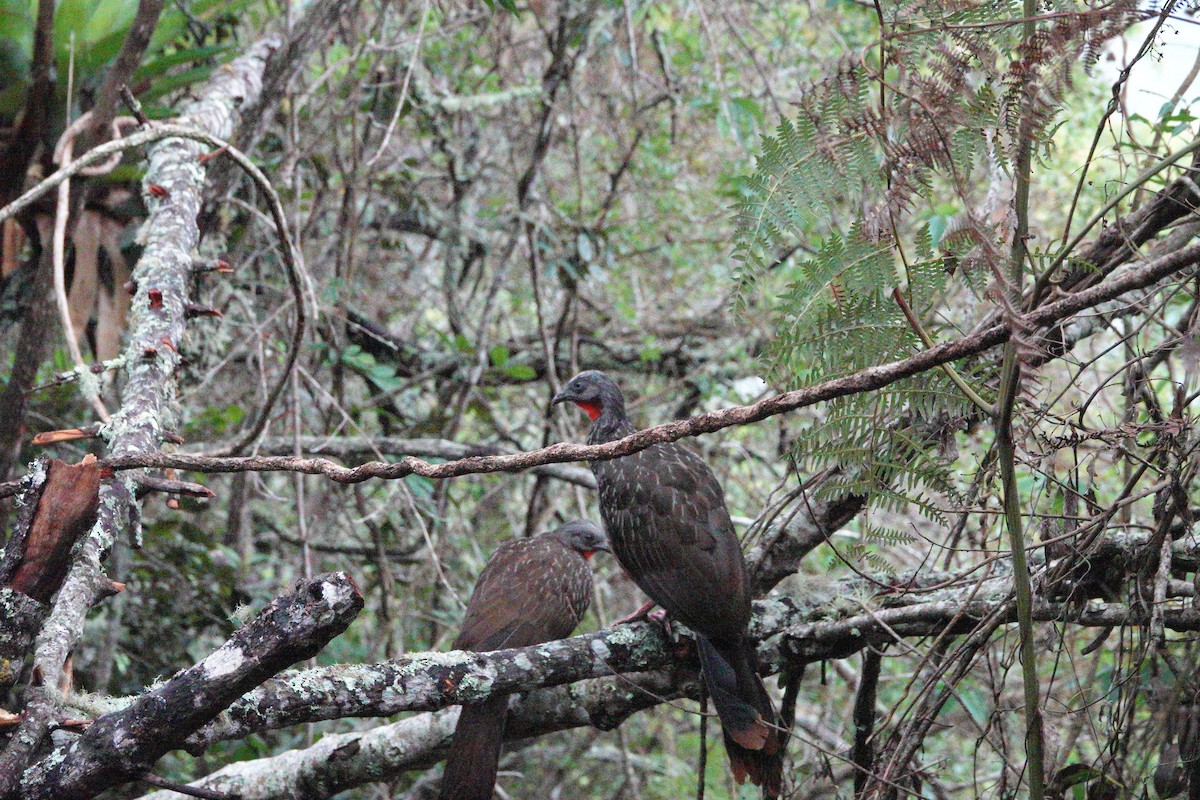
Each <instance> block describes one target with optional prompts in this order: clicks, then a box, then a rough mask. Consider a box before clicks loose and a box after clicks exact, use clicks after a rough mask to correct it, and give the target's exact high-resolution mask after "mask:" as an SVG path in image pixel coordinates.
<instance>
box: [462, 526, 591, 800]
mask: <svg viewBox="0 0 1200 800" xmlns="http://www.w3.org/2000/svg"><path fill="white" fill-rule="evenodd" d="M598 550H604V551H608V550H609V545H608V539H607V538H606V537H605V535H604V531H602V530H601V529H600V527H599V526H598V525H596V524H595V523H592V522H587V521H585V520H576V521H574V522H568V523H567V524H566V525H563V526H562V527H560V528H557V529H555V530H553V531H549V532H547V533H542V534H539V535H538V536H534V537H532V538H528V539H512V540H510V541H508V542H505V543H504V544H502V545H501V546H500V547H499V548H497V550H496V552H495V553H493V554H492V557H491V558H490V559H488V563H487V566H486V567H484V568H483V572H482V573H481V574H480V576H479V580H478V581H477V582H476V583H475V590H474V591H473V592H471V599H470V600H469V601H468V602H467V614H466V617H465V618H464V619H463V626H462V631H461V632H460V633H459V634H458V638H457V639H455V640H454V648H455V649H456V650H473V651H475V652H480V653H482V652H490V651H492V650H504V649H507V648H512V647H528V646H529V645H534V644H541V643H542V642H551V641H554V640H555V639H562V638H564V637H566V636H570V635H571V631H573V630H575V626H576V625H578V624H579V621H580V620H582V619H583V615H584V614H585V613H587V609H588V605H589V604H590V603H591V599H592V569H591V566H590V565H589V564H588V559H590V558H591V557H592V555H593V554H594V553H595V552H596V551H598ZM507 715H508V696H507V695H500V696H497V697H490V698H488V699H487V700H484V701H483V702H482V703H474V704H470V705H464V706H463V708H462V715H461V716H460V717H459V718H458V727H456V728H455V729H454V740H453V741H452V742H451V744H450V755H449V756H448V757H447V758H446V771H445V772H444V773H443V776H442V793H441V797H442V800H491V797H492V791H493V789H494V787H495V785H496V767H497V762H498V761H499V759H500V746H501V744H502V743H503V742H504V722H505V717H506V716H507Z"/></svg>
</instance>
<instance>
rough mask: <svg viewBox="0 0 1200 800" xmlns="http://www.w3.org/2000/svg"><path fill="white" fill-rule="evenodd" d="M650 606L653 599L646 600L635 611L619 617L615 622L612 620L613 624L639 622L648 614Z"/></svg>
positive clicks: (652, 604) (651, 606)
mask: <svg viewBox="0 0 1200 800" xmlns="http://www.w3.org/2000/svg"><path fill="white" fill-rule="evenodd" d="M652 608H654V601H653V600H651V601H649V602H647V603H646V604H645V605H643V606H642V607H641V608H639V609H638V610H637V611H635V612H633V613H632V614H630V615H629V616H627V617H621V618H620V619H619V620H616V621H615V622H613V625H621V624H623V623H626V622H641V621H642V620H644V619H646V617H648V616H650V609H652ZM661 613H664V614H665V613H666V612H661Z"/></svg>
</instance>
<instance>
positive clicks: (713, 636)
mask: <svg viewBox="0 0 1200 800" xmlns="http://www.w3.org/2000/svg"><path fill="white" fill-rule="evenodd" d="M553 402H555V403H563V402H572V403H575V404H576V405H577V406H579V407H580V408H582V409H583V410H584V411H585V412H586V413H587V415H588V416H589V417H590V418H591V420H592V429H591V432H590V433H589V434H588V444H602V443H604V442H611V441H614V440H616V439H620V438H623V437H625V436H628V435H629V434H631V433H634V431H635V429H634V427H633V425H632V424H630V422H629V418H628V417H627V416H626V414H625V398H624V396H623V395H622V394H621V390H620V388H619V387H618V386H617V384H616V383H614V382H613V381H612V379H610V378H609V377H608V376H607V375H605V374H604V373H602V372H596V371H592V370H589V371H587V372H581V373H579V374H578V375H576V376H575V377H574V378H572V379H571V380H570V381H569V382H568V383H567V385H566V386H564V387H563V389H562V391H560V392H559V393H558V394H557V395H555V396H554V400H553ZM591 468H592V472H593V473H594V474H595V476H596V483H597V488H598V489H599V493H600V513H601V515H602V516H603V517H604V526H605V528H606V529H607V531H608V536H609V542H610V544H611V545H612V550H613V554H614V555H615V556H616V557H617V560H618V561H620V562H621V566H622V567H624V568H625V570H626V571H627V572H628V573H629V575H630V577H632V578H633V580H634V582H635V583H637V585H638V586H639V587H641V589H642V591H644V592H645V593H646V594H647V595H649V596H650V599H651V600H653V601H654V602H655V603H657V604H658V605H660V606H661V607H662V608H663V609H664V610H665V611H666V612H667V613H668V614H669V615H670V616H671V618H673V619H676V620H678V621H679V622H682V623H683V624H684V625H686V626H688V628H690V629H691V630H692V631H693V632H695V633H696V641H697V649H698V651H699V654H700V665H701V669H702V671H703V674H704V682H705V685H706V686H707V688H708V692H709V695H710V696H711V697H712V699H713V706H714V707H715V708H716V710H717V715H718V716H719V717H720V719H721V728H722V730H723V732H724V735H725V750H726V752H727V753H728V754H729V761H730V763H731V764H732V766H733V772H734V777H735V778H737V780H738V782H739V783H741V782H743V781H745V779H746V778H747V777H749V778H750V780H751V782H753V783H755V784H757V785H759V786H761V787H762V790H763V796H764V797H777V796H778V795H779V793H780V791H781V788H782V781H783V753H782V750H783V748H782V746H781V742H782V738H781V732H780V728H779V721H778V716H777V715H776V713H775V708H774V705H773V704H772V702H771V698H770V696H769V695H768V694H767V691H766V688H765V687H764V686H763V684H762V681H761V680H760V679H759V677H758V670H757V665H756V659H755V654H754V643H753V642H751V641H750V639H749V637H748V635H747V632H746V629H747V626H748V625H749V624H750V578H749V573H748V572H747V570H746V559H745V557H744V556H743V555H742V548H741V544H740V543H739V542H738V539H737V535H736V534H735V533H734V530H733V522H732V521H731V520H730V518H729V511H728V509H727V508H726V507H725V495H724V492H722V490H721V485H720V483H718V482H717V479H716V476H715V475H713V473H712V470H710V469H709V468H708V465H707V464H705V463H704V461H703V460H702V459H701V458H700V456H698V455H697V454H696V453H694V452H693V451H692V450H690V449H688V448H687V447H684V446H683V445H681V444H676V443H674V442H672V443H667V444H656V445H652V446H650V447H648V448H646V449H645V450H640V451H638V452H636V453H633V454H631V455H628V456H622V457H621V458H614V459H611V460H608V461H593V462H591Z"/></svg>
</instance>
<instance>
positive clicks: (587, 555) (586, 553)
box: [583, 550, 596, 559]
mask: <svg viewBox="0 0 1200 800" xmlns="http://www.w3.org/2000/svg"><path fill="white" fill-rule="evenodd" d="M594 555H596V551H595V550H584V551H583V557H584V558H586V559H590V558H591V557H592V556H594Z"/></svg>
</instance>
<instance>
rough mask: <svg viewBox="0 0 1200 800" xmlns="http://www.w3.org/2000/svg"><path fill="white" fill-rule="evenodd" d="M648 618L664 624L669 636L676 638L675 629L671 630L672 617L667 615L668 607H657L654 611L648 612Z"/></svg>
mask: <svg viewBox="0 0 1200 800" xmlns="http://www.w3.org/2000/svg"><path fill="white" fill-rule="evenodd" d="M646 619H647V620H649V621H650V622H657V623H658V624H659V625H662V627H663V630H664V631H666V634H667V638H674V635H673V631H672V630H671V619H670V618H669V617H668V616H667V611H666V609H663V608H659V609H655V610H654V611H651V612H649V613H648V614H646Z"/></svg>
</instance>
